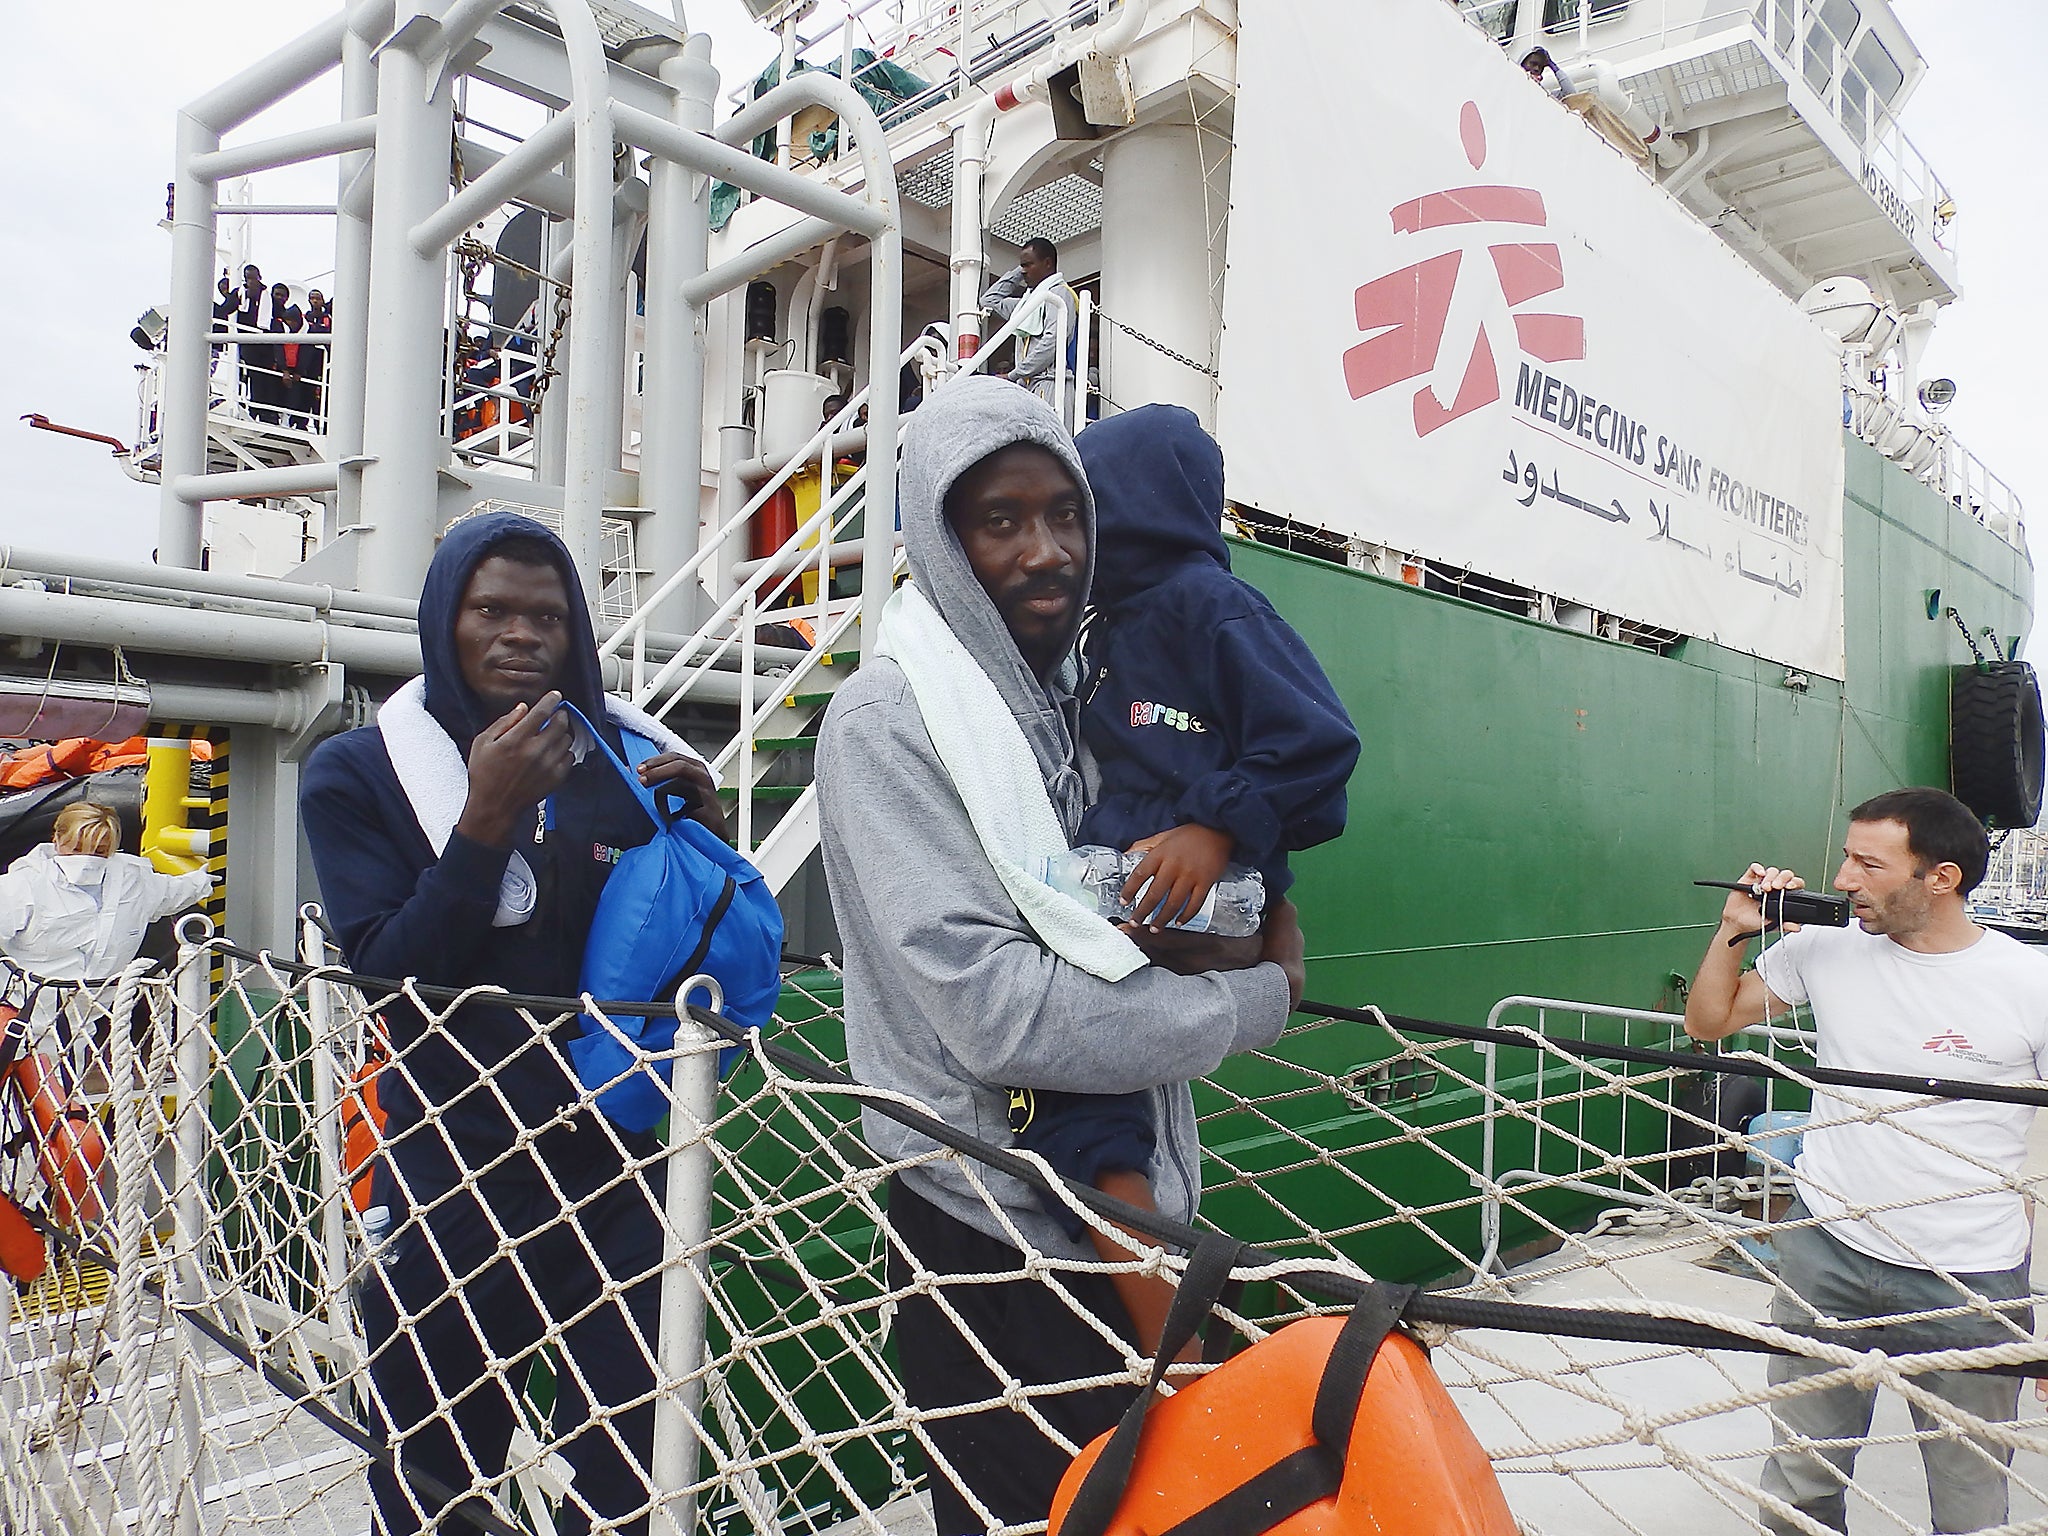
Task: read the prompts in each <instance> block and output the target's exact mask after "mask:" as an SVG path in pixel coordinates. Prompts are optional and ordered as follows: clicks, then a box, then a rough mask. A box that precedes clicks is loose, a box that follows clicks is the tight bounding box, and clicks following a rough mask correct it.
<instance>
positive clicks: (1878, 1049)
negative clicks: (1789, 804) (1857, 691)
mask: <svg viewBox="0 0 2048 1536" xmlns="http://www.w3.org/2000/svg"><path fill="white" fill-rule="evenodd" d="M1842 852H1843V858H1842V867H1841V868H1840V870H1838V871H1837V872H1836V875H1835V881H1834V884H1835V889H1836V890H1838V891H1842V892H1844V893H1846V894H1847V895H1848V896H1849V898H1850V900H1851V901H1852V902H1853V903H1854V912H1855V917H1856V919H1857V921H1856V922H1855V923H1854V924H1852V925H1851V926H1849V927H1847V928H1806V929H1804V930H1800V931H1795V932H1790V933H1788V934H1787V935H1786V936H1785V937H1784V938H1783V939H1781V940H1779V941H1778V942H1776V943H1775V944H1773V945H1771V946H1770V947H1768V948H1767V949H1765V951H1764V952H1763V953H1762V954H1761V955H1760V956H1759V957H1758V959H1757V964H1756V969H1755V970H1754V971H1750V972H1748V973H1744V972H1743V971H1742V968H1741V963H1742V946H1741V945H1740V944H1738V943H1734V942H1733V941H1734V940H1736V939H1738V938H1748V937H1749V936H1751V935H1753V934H1756V933H1759V932H1761V931H1762V929H1763V924H1764V918H1763V909H1762V907H1761V905H1760V904H1759V903H1758V901H1757V900H1756V899H1755V897H1754V896H1753V895H1751V894H1750V892H1751V891H1754V892H1758V893H1762V892H1768V891H1773V890H1796V889H1798V888H1799V887H1800V886H1801V885H1803V884H1804V882H1803V881H1802V880H1800V878H1799V877H1798V876H1797V875H1795V874H1793V873H1792V872H1791V871H1790V870H1784V869H1777V868H1773V867H1769V866H1766V865H1762V864H1752V865H1750V866H1749V869H1748V871H1747V873H1745V874H1744V875H1743V877H1742V879H1743V882H1744V884H1745V885H1746V886H1748V887H1749V890H1746V891H1736V892H1734V893H1733V894H1731V895H1730V896H1729V898H1728V901H1727V903H1726V905H1725V906H1724V907H1723V909H1722V912H1721V924H1720V928H1719V929H1718V930H1717V931H1716V933H1715V935H1714V938H1713V941H1712V942H1711V943H1710V944H1709V945H1708V946H1707V957H1706V959H1705V961H1704V962H1702V964H1701V966H1700V970H1699V975H1698V977H1697V978H1696V979H1695V980H1694V982H1693V987H1692V991H1691V993H1690V994H1689V995H1688V996H1687V998H1686V1005H1685V1028H1686V1033H1687V1034H1689V1035H1691V1036H1693V1037H1694V1038H1695V1039H1699V1040H1719V1039H1721V1038H1722V1037H1723V1036H1726V1035H1730V1034H1733V1033H1734V1032H1735V1031H1736V1030H1739V1029H1742V1028H1745V1027H1747V1026H1748V1025H1752V1024H1758V1023H1762V1022H1764V1021H1766V1020H1767V1019H1769V1018H1772V1017H1775V1016H1777V1015H1781V1014H1788V1013H1790V1012H1791V1011H1792V1008H1793V1006H1794V1005H1795V1004H1799V1003H1804V1004H1807V1005H1808V1006H1809V1007H1810V1008H1811V1009H1812V1012H1813V1026H1814V1030H1815V1032H1816V1034H1817V1035H1818V1038H1819V1046H1818V1052H1819V1061H1820V1064H1821V1065H1822V1066H1824V1067H1838V1068H1844V1069H1847V1070H1850V1071H1858V1072H1889V1073H1898V1074H1901V1075H1907V1076H1913V1077H1941V1078H1950V1079H1957V1080H1962V1081H1966V1082H1981V1083H2035V1082H2038V1081H2040V1080H2041V1079H2042V1078H2044V1077H2048V956H2044V955H2042V954H2041V953H2039V952H2037V951H2035V950H2032V949H2030V948H2028V947H2027V946H2026V945H2024V944H2020V943H2017V942H2016V941H2014V940H2012V939H2010V938H2007V937H2006V936H2005V935H2004V934H2001V933H1994V932H1991V931H1989V930H1987V929H1984V928H1980V927H1978V926H1977V925H1976V924H1975V923H1973V922H1971V921H1970V918H1969V916H1968V914H1967V912H1966V911H1965V910H1964V905H1963V903H1964V898H1965V897H1967V896H1968V895H1969V893H1970V892H1971V890H1973V889H1974V888H1975V887H1976V885H1977V882H1978V881H1980V880H1981V879H1983V878H1984V869H1985V866H1986V864H1987V863H1988V862H1989V859H1990V846H1989V840H1988V839H1987V838H1986V836H1985V833H1984V828H1983V825H1982V824H1981V823H1980V822H1979V821H1978V820H1977V818H1976V817H1975V816H1974V815H1972V814H1971V813H1970V811H1969V809H1968V808H1967V807H1965V806H1964V805H1963V803H1962V802H1961V801H1959V800H1957V799H1956V798H1955V797H1954V796H1952V795H1949V794H1946V793H1944V792H1943V791H1941V790H1938V789H1898V790H1893V791H1891V792H1890V793H1889V794H1883V795H1879V796H1877V797H1876V798H1875V799H1873V800H1867V801H1865V802H1864V803H1863V804H1862V805H1859V806H1857V807H1856V808H1855V809H1854V810H1853V811H1851V812H1850V813H1849V832H1848V837H1847V840H1846V842H1845V844H1844V846H1843V850H1842ZM1893 1105H1913V1106H1915V1107H1913V1108H1909V1109H1901V1110H1899V1111H1897V1112H1895V1113H1892V1114H1887V1115H1885V1116H1884V1117H1883V1118H1880V1119H1872V1120H1865V1119H1861V1118H1859V1117H1860V1116H1861V1115H1863V1114H1864V1113H1865V1112H1866V1111H1867V1110H1869V1109H1871V1108H1879V1109H1883V1108H1888V1107H1890V1106H1893ZM2033 1114H2034V1111H2033V1108H2032V1106H2030V1105H2024V1104H2000V1103H1991V1102H1987V1101H1984V1100H1977V1099H1934V1100H1923V1099H1921V1098H1919V1097H1917V1096H1915V1095H1910V1094H1904V1093H1892V1092H1885V1091H1879V1090H1874V1089H1839V1090H1835V1091H1833V1092H1821V1091H1816V1092H1815V1094H1814V1096H1813V1114H1812V1119H1811V1121H1810V1122H1809V1125H1808V1128H1807V1130H1806V1133H1805V1137H1804V1141H1803V1144H1802V1146H1801V1149H1800V1152H1799V1157H1798V1160H1797V1162H1796V1163H1795V1164H1794V1165H1793V1179H1794V1183H1795V1185H1796V1187H1797V1190H1798V1195H1799V1199H1798V1202H1797V1203H1796V1204H1795V1205H1794V1206H1793V1207H1792V1209H1791V1211H1790V1212H1789V1213H1788V1214H1787V1217H1786V1220H1787V1222H1788V1223H1802V1222H1805V1223H1806V1224H1804V1225H1798V1224H1794V1225H1788V1226H1787V1227H1785V1228H1784V1229H1782V1230H1780V1231H1778V1232H1777V1233H1775V1234H1774V1239H1773V1241H1774V1244H1775V1247H1776V1249H1777V1253H1778V1259H1779V1278H1780V1279H1782V1280H1783V1281H1784V1283H1785V1286H1786V1287H1787V1288H1789V1289H1781V1290H1780V1291H1779V1292H1778V1293H1777V1295H1776V1296H1775V1297H1774V1299H1773V1301H1772V1307H1771V1317H1772V1321H1773V1322H1776V1323H1778V1324H1780V1325H1782V1326H1787V1327H1794V1328H1797V1327H1805V1326H1811V1325H1812V1324H1814V1323H1816V1322H1820V1323H1829V1322H1842V1323H1853V1322H1854V1321H1855V1320H1857V1319H1862V1318H1884V1317H1896V1316H1900V1315H1905V1314H1912V1313H1921V1312H1930V1311H1938V1310H1941V1309H1944V1308H1951V1307H1970V1308H1972V1309H1973V1311H1972V1312H1970V1313H1968V1314H1966V1315H1962V1316H1957V1317H1948V1318H1939V1319H1935V1320H1932V1321H1927V1322H1920V1323H1914V1324H1909V1325H1903V1326H1883V1325H1880V1326H1875V1327H1872V1328H1870V1329H1869V1330H1867V1331H1868V1334H1869V1339H1868V1346H1869V1347H1871V1348H1876V1349H1883V1350H1885V1351H1886V1352H1888V1353H1901V1354H1903V1353H1921V1352H1925V1351H1927V1350H1930V1349H1939V1348H1966V1347H1971V1346H1981V1345H1992V1344H2001V1343H2006V1342H2009V1341H2011V1340H2013V1339H2016V1338H2020V1339H2023V1338H2027V1337H2029V1336H2030V1335H2031V1334H2032V1331H2033V1311H2032V1308H2031V1307H2030V1306H2029V1305H2028V1304H2027V1297H2028V1295H2029V1284H2028V1273H2027V1271H2028V1253H2029V1250H2030V1248H2031V1247H2032V1233H2031V1232H2030V1230H2029V1228H2028V1222H2027V1207H2026V1203H2025V1201H2024V1200H2023V1199H2022V1197H2021V1195H2020V1193H2019V1191H2018V1190H2017V1189H2016V1188H2015V1187H2014V1183H2013V1181H2014V1180H2015V1179H2016V1178H2017V1176H2018V1174H2019V1172H2020V1166H2021V1163H2022V1161H2023V1159H2024V1156H2025V1152H2026V1138H2027V1129H2028V1126H2029V1124H2030V1122H2031V1121H2032V1119H2033ZM1809 1216H1810V1217H1811V1218H1813V1220H1812V1221H1810V1222H1809V1221H1808V1220H1807V1218H1808V1217H1809ZM1999 1303H2006V1304H2007V1305H2003V1306H2001V1305H1998V1304H1999ZM1827 1369H1831V1367H1827V1366H1823V1365H1820V1364H1818V1363H1816V1362H1813V1361H1810V1360H1806V1359H1799V1358H1789V1357H1783V1356H1779V1357H1774V1358H1773V1359H1772V1361H1771V1365H1770V1379H1771V1381H1772V1383H1773V1384H1774V1385H1775V1384H1780V1383H1784V1382H1790V1381H1795V1380H1797V1379H1799V1378H1800V1377H1802V1376H1810V1375H1814V1374H1816V1373H1818V1372H1820V1371H1823V1370H1827ZM1914 1379H1915V1381H1916V1382H1917V1383H1919V1384H1920V1385H1922V1386H1924V1387H1925V1388H1926V1389H1927V1390H1928V1391H1930V1392H1932V1393H1934V1394H1936V1395H1937V1396H1939V1397H1941V1398H1943V1399H1945V1400H1946V1401H1948V1402H1950V1403H1953V1404H1954V1405H1955V1406H1956V1407H1957V1408H1959V1409H1961V1410H1963V1411H1964V1412H1966V1413H1969V1414H1973V1415H1975V1416H1976V1417H1977V1418H1980V1419H1983V1420H1987V1421H1992V1422H1997V1421H2003V1420H2010V1419H2013V1418H2015V1417H2016V1416H2017V1413H2018V1407H2019V1379H2018V1378H2017V1377H2014V1376H1998V1375H1991V1374H1987V1373H1985V1372H1981V1371H1943V1372H1935V1373H1931V1374H1924V1375H1919V1376H1916V1377H1915V1378H1914ZM1875 1399H1876V1390H1875V1389H1874V1388H1865V1387H1857V1386H1853V1385H1848V1386H1838V1387H1831V1388H1827V1389H1824V1390H1821V1391H1815V1392H1806V1393H1802V1394H1798V1395H1795V1396H1790V1397H1787V1398H1785V1399H1784V1400H1783V1401H1781V1402H1779V1403H1777V1404H1774V1405H1773V1408H1772V1412H1773V1414H1774V1416H1775V1418H1776V1420H1777V1421H1778V1434H1777V1446H1776V1448H1775V1449H1774V1450H1773V1451H1772V1454H1771V1458H1770V1461H1769V1462H1768V1463H1767V1464H1766V1466H1765V1468H1764V1474H1763V1483H1762V1486H1763V1489H1764V1492H1765V1493H1767V1494H1769V1495H1772V1496H1773V1497H1775V1498H1778V1499H1782V1500H1783V1501H1784V1502H1785V1503H1787V1504H1790V1505H1792V1506H1794V1507H1795V1508H1797V1509H1799V1510H1800V1511H1801V1512H1802V1513H1804V1514H1806V1515H1807V1516H1809V1517H1810V1518H1812V1519H1814V1520H1817V1521H1819V1522H1820V1523H1821V1524H1823V1525H1827V1526H1832V1527H1833V1528H1834V1529H1836V1530H1839V1531H1846V1530H1847V1529H1848V1525H1847V1490H1848V1486H1849V1479H1850V1474H1851V1472H1852V1471H1853V1469H1854V1466H1855V1461H1856V1449H1857V1442H1858V1441H1859V1440H1860V1439H1862V1438H1863V1437H1865V1436H1867V1435H1868V1434H1869V1432H1870V1417H1871V1410H1872V1407H1873V1404H1874V1402H1875ZM1913 1419H1914V1424H1915V1427H1916V1428H1917V1429H1919V1430H1921V1431H1922V1432H1926V1431H1930V1430H1937V1431H1938V1429H1939V1426H1940V1421H1939V1420H1938V1419H1936V1418H1934V1417H1933V1416H1931V1415H1928V1414H1926V1413H1924V1412H1922V1411H1921V1410H1920V1409H1919V1408H1917V1407H1915V1408H1914V1410H1913ZM1796 1440H1806V1441H1832V1442H1836V1443H1835V1444H1832V1445H1823V1446H1820V1447H1817V1448H1815V1449H1811V1450H1809V1449H1803V1448H1798V1447H1797V1446H1795V1444H1794V1442H1795V1441H1796ZM1920 1450H1921V1456H1922V1459H1923V1460H1924V1462H1925V1464H1926V1469H1927V1491H1928V1498H1929V1501H1930V1504H1931V1506H1932V1511H1933V1516H1934V1529H1935V1530H1936V1531H1942V1532H1949V1531H1976V1530H1981V1529H1983V1528H1984V1527H1986V1526H1993V1525H2002V1524H2004V1523H2005V1520H2006V1513H2007V1496H2006V1476H2005V1467H2006V1466H2007V1465H2008V1464H2009V1463H2010V1462H2011V1460H2012V1452H2011V1450H2009V1449H2007V1448H2005V1447H2002V1446H1997V1445H1993V1444H1991V1443H1990V1442H1989V1441H1986V1440H1983V1439H1976V1438H1967V1437H1963V1436H1959V1435H1955V1434H1939V1433H1936V1434H1935V1435H1933V1436H1932V1437H1930V1438H1927V1439H1923V1440H1922V1441H1921V1445H1920ZM1764 1524H1765V1526H1766V1527H1768V1528H1769V1529H1771V1530H1773V1531H1791V1530H1793V1529H1795V1527H1794V1526H1793V1525H1792V1524H1791V1522H1790V1521H1789V1520H1787V1519H1785V1518H1784V1517H1783V1516H1782V1515H1781V1514H1780V1513H1778V1512H1777V1511H1776V1510H1774V1509H1771V1508H1769V1507H1767V1508H1766V1509H1765V1511H1764Z"/></svg>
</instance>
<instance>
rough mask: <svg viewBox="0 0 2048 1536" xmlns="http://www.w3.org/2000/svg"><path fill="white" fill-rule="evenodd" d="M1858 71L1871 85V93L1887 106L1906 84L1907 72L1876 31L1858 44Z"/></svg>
mask: <svg viewBox="0 0 2048 1536" xmlns="http://www.w3.org/2000/svg"><path fill="white" fill-rule="evenodd" d="M1856 73H1857V74H1859V75H1861V76H1862V77H1863V79H1864V82H1865V83H1866V84H1867V85H1868V86H1869V87H1870V94H1871V95H1873V96H1875V97H1876V98H1877V99H1878V101H1880V102H1881V103H1883V104H1884V105H1886V106H1889V105H1890V104H1891V103H1892V100H1893V99H1894V98H1895V97H1896V96H1897V95H1898V94H1899V91H1900V90H1901V89H1902V88H1903V87H1904V86H1905V84H1906V72H1905V71H1904V70H1903V69H1901V68H1899V61H1898V60H1897V59H1895V58H1893V57H1892V51H1891V50H1890V49H1889V48H1887V47H1885V45H1884V44H1883V43H1882V42H1880V41H1879V40H1878V37H1877V34H1876V33H1874V32H1873V33H1870V34H1869V35H1868V36H1866V37H1865V38H1864V39H1863V41H1862V42H1860V43H1858V44H1857V45H1856Z"/></svg>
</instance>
